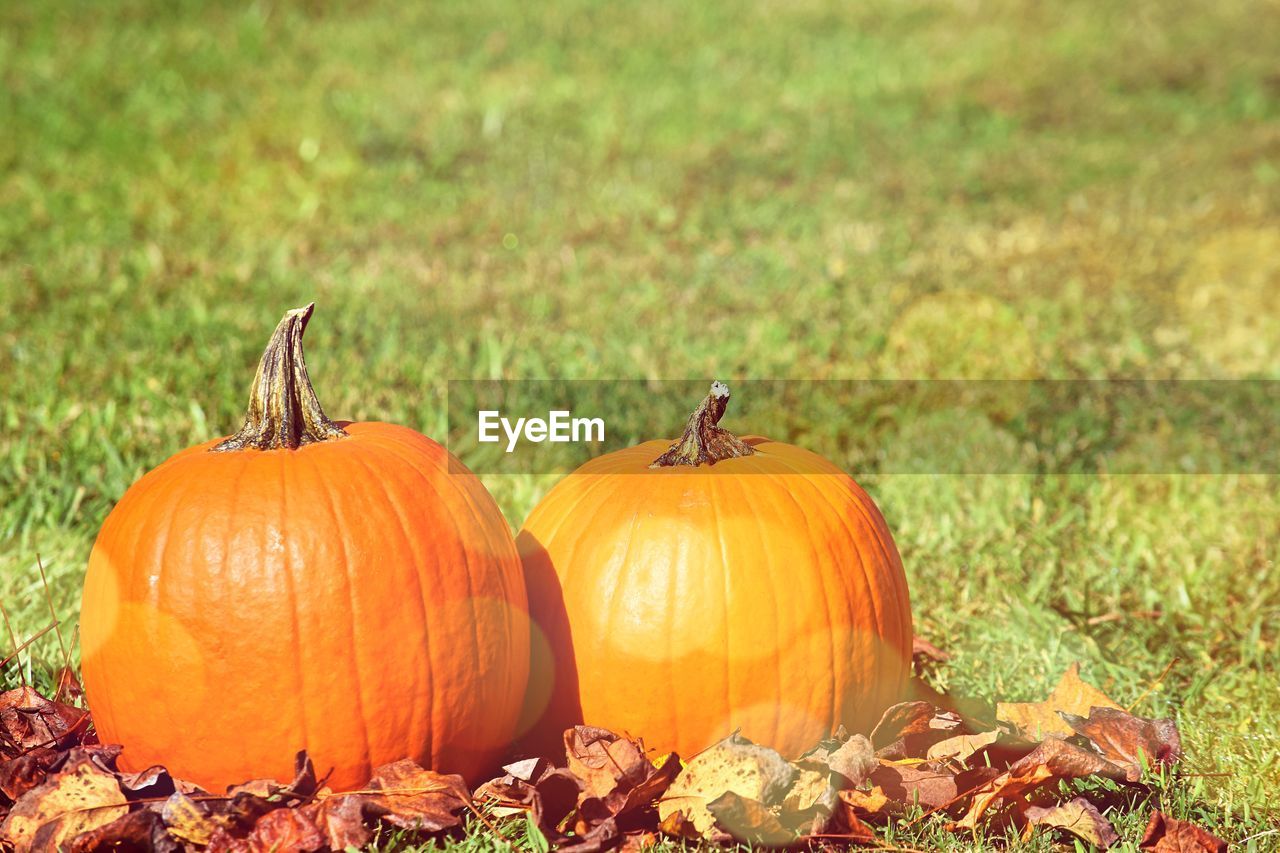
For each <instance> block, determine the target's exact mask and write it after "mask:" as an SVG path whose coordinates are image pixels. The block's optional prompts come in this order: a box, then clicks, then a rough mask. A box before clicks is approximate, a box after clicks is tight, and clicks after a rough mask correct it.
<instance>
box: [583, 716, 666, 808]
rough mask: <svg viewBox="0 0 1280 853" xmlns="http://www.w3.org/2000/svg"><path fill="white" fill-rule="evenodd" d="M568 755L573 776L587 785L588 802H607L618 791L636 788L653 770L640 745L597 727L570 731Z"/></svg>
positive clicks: (584, 785)
mask: <svg viewBox="0 0 1280 853" xmlns="http://www.w3.org/2000/svg"><path fill="white" fill-rule="evenodd" d="M564 752H565V758H566V759H568V764H569V770H570V772H572V773H573V774H574V775H576V776H577V777H578V778H579V779H581V780H582V782H583V790H582V796H583V798H584V799H585V798H587V797H596V798H599V799H603V798H604V797H607V796H608V795H609V794H610V793H612V792H613V790H614V789H615V788H619V787H622V788H624V789H630V788H633V787H635V786H636V785H637V784H639V783H640V782H641V781H643V780H644V778H645V777H646V776H648V775H649V771H651V770H652V768H653V765H651V764H650V763H649V760H648V759H647V758H645V756H644V751H643V750H642V749H641V748H640V746H639V745H638V744H636V743H633V742H632V741H630V740H628V739H626V738H623V737H619V736H618V735H616V734H614V733H613V732H611V731H609V730H608V729H601V728H596V727H594V726H574V727H573V728H571V729H569V730H567V731H566V732H565V733H564Z"/></svg>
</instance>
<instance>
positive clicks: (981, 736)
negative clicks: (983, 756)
mask: <svg viewBox="0 0 1280 853" xmlns="http://www.w3.org/2000/svg"><path fill="white" fill-rule="evenodd" d="M999 739H1000V732H998V731H990V732H978V733H977V734H973V735H956V736H955V737H949V738H947V739H946V740H940V741H938V742H937V743H935V744H934V745H933V746H931V747H929V750H928V752H926V753H925V758H927V759H929V760H930V761H959V762H965V761H967V760H968V759H969V757H970V756H972V755H973V754H974V753H975V752H979V751H981V750H983V749H985V748H987V747H988V746H991V745H992V744H994V743H995V742H996V741H997V740H999Z"/></svg>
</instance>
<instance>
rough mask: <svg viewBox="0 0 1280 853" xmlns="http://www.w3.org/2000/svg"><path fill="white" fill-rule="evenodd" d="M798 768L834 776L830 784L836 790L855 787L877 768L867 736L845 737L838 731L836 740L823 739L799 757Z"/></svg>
mask: <svg viewBox="0 0 1280 853" xmlns="http://www.w3.org/2000/svg"><path fill="white" fill-rule="evenodd" d="M796 763H797V764H798V765H799V766H800V767H802V768H804V767H822V768H823V769H824V770H826V771H827V772H828V774H834V775H833V776H832V779H831V782H832V783H833V784H834V785H836V787H837V788H856V787H858V786H859V785H861V784H862V783H863V782H864V781H865V780H866V778H867V777H868V776H869V775H871V771H872V770H875V769H876V767H878V766H879V765H880V762H879V760H878V759H877V758H876V753H875V749H874V748H873V747H872V746H871V741H870V740H868V739H867V737H866V735H852V736H849V735H846V734H845V733H844V729H843V728H841V729H840V731H839V732H838V733H837V734H836V737H834V738H830V739H827V740H824V741H823V742H822V743H820V744H818V745H817V746H816V747H814V748H813V749H811V750H809V751H808V752H806V753H805V754H804V755H802V756H800V758H799V760H798V761H797V762H796Z"/></svg>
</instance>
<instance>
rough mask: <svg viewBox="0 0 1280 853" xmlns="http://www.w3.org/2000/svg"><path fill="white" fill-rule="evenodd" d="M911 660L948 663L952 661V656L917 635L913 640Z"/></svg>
mask: <svg viewBox="0 0 1280 853" xmlns="http://www.w3.org/2000/svg"><path fill="white" fill-rule="evenodd" d="M911 659H912V660H914V661H932V662H934V663H946V662H947V661H949V660H951V655H949V654H948V653H947V652H944V651H943V650H942V649H940V648H938V647H937V646H935V645H934V644H933V643H931V642H929V641H928V640H926V639H925V638H924V637H921V636H920V635H919V634H917V635H916V636H914V637H912V638H911Z"/></svg>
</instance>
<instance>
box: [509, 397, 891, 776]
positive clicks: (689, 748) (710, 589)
mask: <svg viewBox="0 0 1280 853" xmlns="http://www.w3.org/2000/svg"><path fill="white" fill-rule="evenodd" d="M728 397H729V394H728V388H726V387H725V386H724V385H723V384H721V383H716V384H715V385H713V386H712V391H711V394H709V395H708V396H707V398H706V399H705V400H703V402H702V404H701V405H700V406H699V407H698V409H697V411H696V412H694V414H693V416H692V417H691V418H690V419H689V424H688V427H687V429H686V431H685V434H684V436H683V437H682V438H681V439H680V440H679V441H678V442H676V443H675V444H674V445H671V447H670V448H667V444H668V442H665V441H651V442H647V443H645V444H641V445H639V446H637V447H632V448H629V449H627V450H622V451H619V452H616V453H611V454H608V455H605V456H601V457H599V458H597V459H594V460H592V461H591V462H588V463H587V464H586V465H583V466H582V467H581V468H579V469H578V470H577V471H576V472H574V473H573V474H572V475H570V476H569V477H567V478H565V479H564V480H562V481H560V482H559V483H558V484H557V485H556V486H555V487H554V488H553V489H552V490H551V491H550V492H549V493H548V494H547V496H546V497H545V498H544V499H543V500H542V501H541V502H540V503H539V504H538V506H537V507H536V508H535V509H534V511H533V513H532V514H531V515H530V516H529V519H528V521H527V522H526V523H525V526H524V529H523V530H522V531H521V532H520V534H519V536H518V537H517V539H516V542H517V546H518V547H519V549H520V554H521V558H522V560H523V561H524V567H525V578H526V585H527V587H528V589H529V603H530V612H531V615H532V616H533V618H534V620H535V624H536V625H537V626H538V627H540V629H541V631H540V632H535V637H537V638H539V639H541V640H543V641H542V642H537V641H535V644H534V664H533V667H532V673H531V677H530V691H529V696H528V697H527V699H526V711H525V715H526V719H527V721H528V722H529V724H530V725H531V726H532V727H533V735H532V736H531V739H530V740H529V741H528V744H527V745H528V746H529V748H531V749H545V748H547V743H550V742H551V741H552V739H553V737H554V735H555V733H557V731H558V730H560V729H563V728H564V727H565V726H567V725H570V724H573V723H575V722H581V721H585V722H587V723H589V724H592V725H598V726H605V727H608V728H611V729H614V730H615V731H625V732H629V733H631V734H633V735H636V736H641V737H643V738H644V739H645V743H646V744H647V745H648V746H650V747H655V748H657V749H658V750H661V751H666V750H676V751H677V752H679V753H680V754H681V755H685V756H688V755H692V754H694V753H696V752H698V751H700V750H702V749H704V748H705V747H707V746H709V745H710V744H712V743H714V742H715V741H717V740H719V739H720V738H723V737H724V736H726V735H728V734H729V733H730V732H732V731H734V730H735V729H741V730H742V733H743V734H744V735H745V736H746V737H747V738H749V739H751V740H753V741H755V742H757V743H762V744H767V745H769V746H772V747H774V748H776V749H778V750H779V751H780V752H782V753H783V754H784V755H788V756H795V755H797V754H799V753H801V752H803V751H804V750H805V749H807V748H809V747H811V746H813V745H814V744H815V743H816V742H817V741H818V740H819V739H820V738H822V737H823V736H825V735H827V734H829V733H831V732H832V731H833V730H834V729H836V728H837V727H838V726H840V725H842V724H843V725H844V726H846V727H848V728H849V730H850V731H867V730H868V729H869V728H870V727H871V726H873V725H874V723H875V722H876V721H877V719H878V718H879V716H880V714H881V712H882V711H883V710H884V709H885V708H886V707H888V706H889V705H891V704H893V703H894V702H896V701H898V700H899V699H900V698H901V696H902V694H903V691H904V687H905V685H906V681H907V678H908V674H909V667H910V656H911V607H910V602H909V599H908V595H907V583H906V577H905V575H904V573H903V570H902V561H901V559H900V558H899V556H898V551H897V548H896V547H895V546H894V542H893V537H892V536H891V535H890V533H889V529H888V527H886V525H885V522H884V518H883V517H882V516H881V514H880V511H879V510H878V509H877V508H876V505H875V504H874V503H873V502H872V500H871V498H869V497H868V496H867V494H866V492H864V491H863V490H862V489H861V488H859V486H858V485H857V483H855V482H854V481H853V479H852V478H850V477H849V476H848V475H847V474H845V473H844V472H842V471H841V470H840V469H838V468H837V467H836V466H835V465H833V464H831V463H830V462H828V461H827V460H825V459H823V458H821V457H820V456H818V455H816V454H814V453H811V452H809V451H807V450H803V449H801V448H799V447H794V446H791V445H788V444H783V443H780V442H775V441H769V440H768V439H765V438H760V437H758V436H748V437H745V438H744V439H741V440H739V439H738V438H736V437H735V436H734V435H732V434H731V433H729V432H728V431H727V430H725V429H724V428H723V427H720V426H719V425H718V422H719V420H720V418H721V416H722V415H723V414H724V410H725V406H726V404H727V402H728ZM664 449H665V450H666V452H663V451H664Z"/></svg>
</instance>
